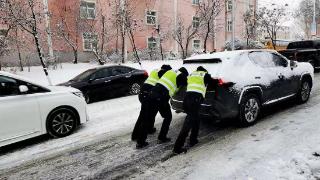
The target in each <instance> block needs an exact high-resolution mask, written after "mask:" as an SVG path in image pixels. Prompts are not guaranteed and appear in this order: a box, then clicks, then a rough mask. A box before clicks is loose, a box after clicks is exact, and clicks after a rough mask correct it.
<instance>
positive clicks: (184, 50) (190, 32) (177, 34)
mask: <svg viewBox="0 0 320 180" xmlns="http://www.w3.org/2000/svg"><path fill="white" fill-rule="evenodd" d="M196 14H197V13H196ZM201 20H202V18H199V21H197V22H196V24H194V22H192V23H189V24H186V23H185V22H184V21H183V20H182V18H181V17H178V21H177V27H176V28H175V29H174V30H173V34H172V37H173V39H174V40H175V41H176V42H177V43H178V45H179V47H180V49H181V56H182V58H183V59H185V58H186V57H187V56H188V55H189V54H188V53H189V44H190V42H191V40H192V39H193V38H195V37H197V35H198V31H199V29H200V26H201V24H202V22H201Z"/></svg>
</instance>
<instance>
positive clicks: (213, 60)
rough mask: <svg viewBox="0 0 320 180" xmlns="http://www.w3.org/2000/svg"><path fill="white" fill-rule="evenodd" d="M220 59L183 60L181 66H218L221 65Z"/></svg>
mask: <svg viewBox="0 0 320 180" xmlns="http://www.w3.org/2000/svg"><path fill="white" fill-rule="evenodd" d="M221 62H222V61H221V59H192V60H184V61H183V64H199V63H201V64H218V63H221Z"/></svg>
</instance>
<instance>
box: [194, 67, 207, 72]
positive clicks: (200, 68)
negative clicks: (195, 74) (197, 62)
mask: <svg viewBox="0 0 320 180" xmlns="http://www.w3.org/2000/svg"><path fill="white" fill-rule="evenodd" d="M197 71H204V72H208V71H207V70H206V69H205V68H204V67H202V66H199V67H198V68H197Z"/></svg>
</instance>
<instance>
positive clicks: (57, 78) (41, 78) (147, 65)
mask: <svg viewBox="0 0 320 180" xmlns="http://www.w3.org/2000/svg"><path fill="white" fill-rule="evenodd" d="M141 63H142V66H140V65H139V64H138V63H130V62H128V63H126V64H123V65H125V66H130V67H133V68H137V69H144V70H147V71H148V72H150V71H152V70H153V69H158V68H160V67H161V65H162V64H169V65H171V67H172V68H173V69H178V68H180V67H181V66H182V61H181V60H170V61H142V62H141ZM111 65H115V64H106V65H104V66H111ZM96 67H101V66H100V65H98V64H90V63H79V64H71V63H63V64H62V68H60V67H58V69H56V70H50V69H49V70H48V71H49V75H50V78H51V80H52V83H53V84H59V83H62V82H66V81H68V80H70V79H72V78H74V77H75V76H77V75H79V74H80V73H82V72H84V71H86V70H88V69H91V68H96ZM16 74H18V75H21V76H24V77H26V78H28V79H30V80H32V81H35V82H37V83H39V84H42V85H48V81H47V79H46V77H45V75H44V72H43V70H42V68H41V67H40V66H33V67H31V71H30V72H28V71H23V72H16Z"/></svg>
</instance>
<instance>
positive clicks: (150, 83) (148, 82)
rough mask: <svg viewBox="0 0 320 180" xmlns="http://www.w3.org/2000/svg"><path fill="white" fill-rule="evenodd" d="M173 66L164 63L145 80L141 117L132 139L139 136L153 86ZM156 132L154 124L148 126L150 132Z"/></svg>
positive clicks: (140, 95)
mask: <svg viewBox="0 0 320 180" xmlns="http://www.w3.org/2000/svg"><path fill="white" fill-rule="evenodd" d="M171 69H172V68H171V66H170V65H166V64H164V65H162V66H161V69H160V70H159V69H154V70H152V71H151V72H150V75H149V77H148V78H147V79H146V80H145V82H144V83H143V85H142V87H141V90H140V94H139V96H138V97H139V101H140V103H141V110H140V114H139V117H138V119H137V122H136V124H135V126H134V129H133V131H132V134H131V140H133V141H135V140H137V136H138V133H139V131H140V127H141V123H142V122H144V121H143V117H146V113H147V101H148V97H149V94H150V91H151V90H152V88H153V87H154V86H155V85H156V84H157V83H158V81H159V79H160V78H161V77H162V76H163V75H164V74H165V73H166V72H167V71H169V70H171ZM153 121H154V120H153ZM155 132H156V128H154V127H153V126H151V127H148V134H153V133H155Z"/></svg>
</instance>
